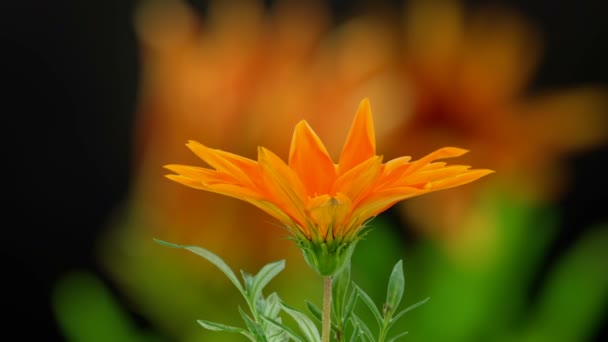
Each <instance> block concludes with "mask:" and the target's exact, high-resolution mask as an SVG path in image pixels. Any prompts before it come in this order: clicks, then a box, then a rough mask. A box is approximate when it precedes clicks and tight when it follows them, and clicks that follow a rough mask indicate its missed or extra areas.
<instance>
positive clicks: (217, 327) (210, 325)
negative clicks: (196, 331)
mask: <svg viewBox="0 0 608 342" xmlns="http://www.w3.org/2000/svg"><path fill="white" fill-rule="evenodd" d="M197 322H198V324H200V325H201V326H202V327H203V328H205V329H207V330H211V331H226V332H231V333H238V334H242V335H244V336H246V337H247V338H249V340H251V341H254V342H255V339H254V338H253V335H251V334H250V333H249V332H248V331H247V330H245V329H241V328H237V327H231V326H228V325H224V324H220V323H215V322H209V321H205V320H202V319H199V320H197Z"/></svg>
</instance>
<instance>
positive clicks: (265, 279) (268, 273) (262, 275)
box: [249, 260, 285, 301]
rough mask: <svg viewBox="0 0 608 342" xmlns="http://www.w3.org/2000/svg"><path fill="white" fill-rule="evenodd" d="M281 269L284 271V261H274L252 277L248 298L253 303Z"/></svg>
mask: <svg viewBox="0 0 608 342" xmlns="http://www.w3.org/2000/svg"><path fill="white" fill-rule="evenodd" d="M283 269H285V260H279V261H275V262H272V263H269V264H267V265H265V266H264V267H262V269H261V270H260V271H259V272H258V274H256V275H255V276H254V277H253V284H252V286H251V291H250V292H249V298H250V299H251V300H252V301H255V300H256V299H257V298H258V297H259V296H260V295H261V294H262V290H263V289H264V287H266V285H268V283H269V282H270V281H271V280H272V279H273V278H274V277H276V275H277V274H279V273H280V272H281V271H282V270H283Z"/></svg>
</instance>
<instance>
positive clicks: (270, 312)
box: [263, 292, 281, 319]
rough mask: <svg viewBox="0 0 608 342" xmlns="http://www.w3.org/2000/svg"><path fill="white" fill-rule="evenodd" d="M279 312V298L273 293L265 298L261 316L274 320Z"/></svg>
mask: <svg viewBox="0 0 608 342" xmlns="http://www.w3.org/2000/svg"><path fill="white" fill-rule="evenodd" d="M279 312H281V302H280V298H279V295H278V294H277V293H276V292H273V293H271V294H270V295H269V296H268V297H267V298H266V306H265V307H264V311H263V315H264V316H268V317H270V318H273V319H274V318H275V317H277V316H278V315H279Z"/></svg>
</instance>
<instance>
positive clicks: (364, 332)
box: [351, 313, 374, 341]
mask: <svg viewBox="0 0 608 342" xmlns="http://www.w3.org/2000/svg"><path fill="white" fill-rule="evenodd" d="M351 322H352V324H353V326H354V327H355V329H359V330H361V336H364V337H365V338H367V339H368V340H369V341H374V335H373V334H372V331H371V330H370V329H369V327H368V326H367V325H366V324H365V322H363V320H361V318H359V316H357V315H356V314H355V313H353V314H352V317H351Z"/></svg>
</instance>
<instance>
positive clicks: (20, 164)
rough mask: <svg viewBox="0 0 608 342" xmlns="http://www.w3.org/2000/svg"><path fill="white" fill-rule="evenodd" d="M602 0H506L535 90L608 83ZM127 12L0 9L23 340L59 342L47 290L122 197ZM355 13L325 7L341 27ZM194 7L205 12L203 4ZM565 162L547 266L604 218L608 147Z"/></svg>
mask: <svg viewBox="0 0 608 342" xmlns="http://www.w3.org/2000/svg"><path fill="white" fill-rule="evenodd" d="M486 2H487V1H485V2H481V1H475V2H470V3H471V4H478V3H486ZM603 2H604V1H599V0H598V1H590V0H587V1H548V0H547V1H530V2H528V1H507V2H502V3H506V4H508V5H510V6H512V7H514V8H515V9H518V10H519V11H521V12H523V13H524V14H525V15H527V16H528V18H529V19H530V20H532V21H533V22H535V23H536V24H537V25H538V26H539V27H540V29H541V30H542V31H543V32H544V40H545V44H546V51H545V54H544V59H543V61H542V64H541V67H540V69H539V71H538V73H537V75H536V78H535V79H534V82H533V84H532V90H533V89H534V88H539V89H540V88H545V87H549V86H551V87H552V86H556V87H561V86H563V87H569V86H576V85H579V84H594V83H601V84H604V85H608V65H607V63H608V38H607V37H608V24H606V21H605V20H606V13H607V12H606V8H605V7H606V6H605V5H602V3H603ZM384 3H385V4H389V5H395V6H398V5H399V4H400V2H396V1H393V2H386V1H385V2H384ZM135 4H136V2H135V1H132V0H129V1H126V0H107V1H93V0H89V1H76V0H73V1H69V0H60V1H32V0H27V1H20V2H18V1H13V2H11V1H9V2H6V1H5V2H3V3H2V5H1V7H2V8H0V13H1V14H0V16H2V17H1V18H0V19H1V20H0V23H1V24H0V25H1V27H0V28H1V29H0V43H1V46H2V47H3V49H2V51H3V53H2V57H1V58H2V61H3V62H2V70H3V72H2V83H3V84H4V87H3V89H4V90H3V91H2V94H3V96H2V98H3V101H2V105H3V106H2V112H3V113H2V115H1V116H2V119H1V120H2V126H1V127H2V142H3V143H2V149H3V153H2V159H3V171H4V172H3V175H4V177H3V184H4V186H3V188H4V190H5V191H3V192H2V193H3V198H4V201H3V208H4V210H3V212H5V213H7V214H8V215H6V216H5V217H4V220H3V221H4V222H3V228H2V232H3V234H2V235H3V245H2V247H1V249H0V251H1V253H2V255H1V257H2V260H3V264H4V265H5V266H4V267H3V272H2V273H3V274H4V276H3V281H2V282H3V283H4V285H5V286H3V288H4V290H3V292H2V293H3V297H4V298H5V300H4V305H2V307H3V309H4V311H5V315H8V317H9V323H8V324H5V325H4V326H8V327H9V331H10V330H14V332H15V333H17V334H19V335H20V336H21V338H19V340H29V339H30V338H40V337H42V339H43V340H44V341H52V340H58V341H61V340H62V338H61V337H60V334H59V332H58V331H57V329H56V327H55V325H54V322H53V318H52V314H51V310H50V305H49V299H48V296H49V293H50V289H51V287H52V285H53V283H54V281H55V280H56V278H57V277H58V275H60V274H62V273H63V272H64V271H67V270H70V269H74V268H87V269H92V270H97V269H98V268H97V265H96V261H95V259H94V257H93V252H92V247H93V244H94V242H95V239H96V237H97V234H98V233H99V232H100V229H102V226H103V224H104V223H105V220H106V219H107V215H108V214H109V212H110V211H111V210H112V209H113V208H114V206H115V205H116V204H117V203H118V202H119V201H120V200H122V199H123V198H124V196H125V195H126V192H127V189H128V185H129V177H130V160H131V159H130V157H131V155H130V154H131V138H132V136H131V135H132V126H133V119H134V115H133V114H134V109H135V100H136V95H137V86H138V73H139V68H138V52H137V45H136V41H135V35H134V32H133V27H132V25H131V19H132V13H133V10H134V7H135ZM362 4H363V2H361V1H359V2H356V1H351V2H348V1H332V2H331V5H332V9H333V10H334V13H335V15H336V18H337V19H338V20H339V19H340V18H345V17H348V16H349V15H351V14H352V13H355V12H356V11H357V9H358V8H360V7H359V6H360V5H362ZM196 6H197V7H198V8H200V9H201V10H204V3H203V2H202V1H199V2H197V3H196ZM607 115H608V113H607ZM568 162H570V163H571V164H572V166H573V167H574V170H575V173H574V180H573V183H572V185H573V186H572V187H571V190H569V191H568V192H567V193H566V194H564V196H563V197H562V198H561V200H560V202H559V205H560V207H561V208H562V210H563V213H564V220H563V226H562V233H561V235H560V239H558V241H557V242H556V243H555V244H554V246H553V248H552V251H553V252H552V253H550V255H549V256H548V258H547V259H546V260H545V263H546V264H547V265H548V264H550V263H551V262H552V260H553V259H554V258H556V257H557V256H559V253H560V251H561V250H563V249H564V248H566V247H568V246H569V244H570V243H572V242H573V241H575V240H576V239H577V237H578V236H579V234H581V233H582V232H583V230H584V229H587V227H589V226H590V225H591V224H593V223H595V222H600V221H602V220H606V219H607V218H608V215H607V214H606V211H608V205H607V204H608V195H607V193H608V183H607V181H606V179H607V178H608V175H607V174H606V171H605V169H603V167H604V166H605V165H608V163H607V162H608V146H603V147H598V148H597V149H595V150H593V151H589V152H586V153H582V154H579V155H577V156H576V157H573V158H571V159H569V160H568ZM6 189H8V191H6ZM607 248H608V246H607ZM607 263H608V261H607ZM564 314H566V315H567V313H564ZM135 319H138V320H139V321H140V322H141V324H143V325H145V324H146V322H145V321H143V320H142V319H141V318H139V317H135ZM606 325H608V321H606ZM3 330H4V331H3V332H2V334H3V335H5V336H8V335H11V333H10V332H9V331H6V329H3ZM600 335H601V336H600ZM597 337H598V341H599V340H604V341H606V340H608V333H607V332H606V330H604V331H600V332H598V336H597Z"/></svg>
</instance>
